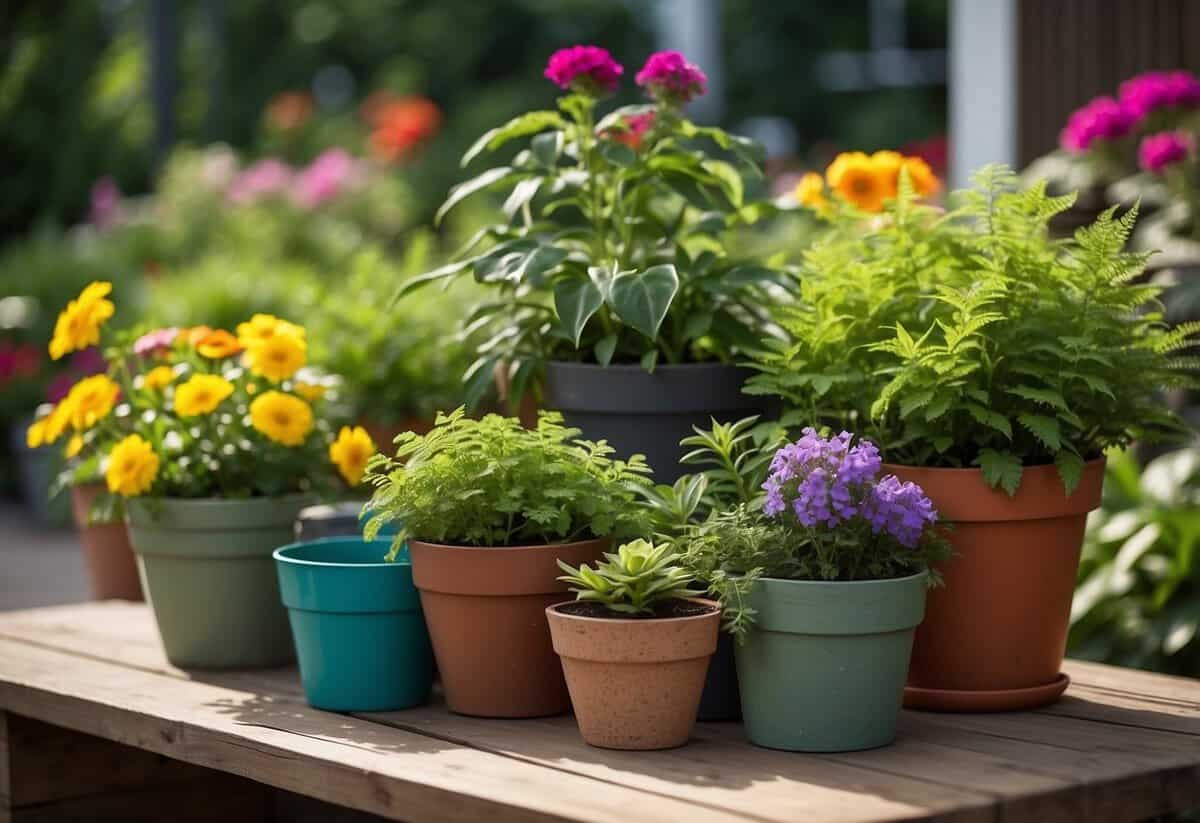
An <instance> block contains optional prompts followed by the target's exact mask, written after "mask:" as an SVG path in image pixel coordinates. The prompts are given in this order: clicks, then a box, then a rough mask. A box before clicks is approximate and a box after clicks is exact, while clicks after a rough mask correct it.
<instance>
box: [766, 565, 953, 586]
mask: <svg viewBox="0 0 1200 823" xmlns="http://www.w3.org/2000/svg"><path fill="white" fill-rule="evenodd" d="M918 577H929V569H922V570H921V571H919V572H914V573H913V574H906V575H904V576H903V577H875V578H871V579H869V580H792V579H790V578H787V577H770V576H768V575H762V576H761V577H759V578H757V581H770V582H772V583H793V584H795V585H798V586H887V585H900V584H902V583H911V582H913V580H915V579H916V578H918Z"/></svg>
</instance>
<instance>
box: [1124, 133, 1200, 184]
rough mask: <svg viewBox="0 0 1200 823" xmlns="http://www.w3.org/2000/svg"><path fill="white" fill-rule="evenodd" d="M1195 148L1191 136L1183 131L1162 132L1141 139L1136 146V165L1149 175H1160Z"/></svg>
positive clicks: (1184, 158)
mask: <svg viewBox="0 0 1200 823" xmlns="http://www.w3.org/2000/svg"><path fill="white" fill-rule="evenodd" d="M1194 146H1195V143H1194V141H1193V140H1192V136H1191V135H1190V134H1188V133H1187V132H1183V131H1164V132H1161V133H1159V134H1151V135H1148V136H1147V137H1145V138H1143V139H1142V143H1141V145H1140V146H1138V165H1139V166H1141V167H1142V169H1143V170H1145V171H1148V172H1150V173H1151V174H1162V173H1163V172H1164V171H1166V170H1167V169H1168V168H1169V167H1171V166H1174V165H1175V164H1176V163H1181V162H1183V161H1184V160H1186V159H1187V157H1188V155H1189V154H1191V153H1192V149H1193V147H1194Z"/></svg>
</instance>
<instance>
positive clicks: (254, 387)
mask: <svg viewBox="0 0 1200 823" xmlns="http://www.w3.org/2000/svg"><path fill="white" fill-rule="evenodd" d="M246 394H258V384H257V383H247V384H246Z"/></svg>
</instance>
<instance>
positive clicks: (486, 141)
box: [462, 111, 566, 166]
mask: <svg viewBox="0 0 1200 823" xmlns="http://www.w3.org/2000/svg"><path fill="white" fill-rule="evenodd" d="M565 125H566V123H565V122H564V121H563V119H562V115H560V114H559V113H558V112H556V111H529V112H525V114H522V115H519V116H517V117H514V118H513V119H512V120H509V121H508V122H507V123H505V124H504V125H502V126H497V127H496V128H494V129H491V130H489V131H486V132H484V133H483V135H482V136H481V137H480V138H479V139H478V140H476V141H475V142H474V143H473V144H472V145H471V148H469V149H467V152H466V154H464V155H463V157H462V165H463V166H466V165H468V164H469V163H470V162H471V161H472V160H474V159H475V158H476V157H478V156H479V155H480V154H482V153H483V152H485V151H495V150H496V149H498V148H500V147H501V146H503V145H504V144H505V143H507V142H508V141H509V140H513V139H515V138H517V137H525V136H526V135H530V134H537V133H538V132H539V131H545V130H546V129H548V128H552V127H553V128H560V129H561V128H563V127H564V126H565Z"/></svg>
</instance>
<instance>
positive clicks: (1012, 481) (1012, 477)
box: [975, 449, 1022, 497]
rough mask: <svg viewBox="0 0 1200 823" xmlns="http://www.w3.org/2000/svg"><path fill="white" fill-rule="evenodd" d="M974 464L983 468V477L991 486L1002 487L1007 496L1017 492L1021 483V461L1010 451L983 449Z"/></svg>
mask: <svg viewBox="0 0 1200 823" xmlns="http://www.w3.org/2000/svg"><path fill="white" fill-rule="evenodd" d="M975 464H976V465H978V466H979V467H980V468H982V469H983V478H984V480H986V481H987V482H988V485H989V486H991V487H992V488H995V487H997V486H1001V487H1003V489H1004V490H1005V491H1006V492H1008V495H1009V497H1011V496H1013V495H1014V494H1016V493H1017V489H1018V488H1019V487H1020V485H1021V472H1022V468H1021V461H1020V460H1018V459H1017V457H1016V456H1015V455H1014V454H1012V452H998V451H996V450H995V449H984V450H983V451H981V452H980V453H979V457H978V458H976V460H975Z"/></svg>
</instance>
